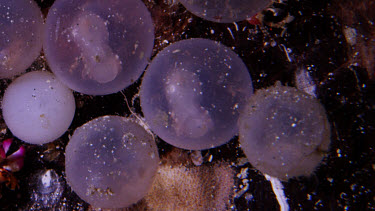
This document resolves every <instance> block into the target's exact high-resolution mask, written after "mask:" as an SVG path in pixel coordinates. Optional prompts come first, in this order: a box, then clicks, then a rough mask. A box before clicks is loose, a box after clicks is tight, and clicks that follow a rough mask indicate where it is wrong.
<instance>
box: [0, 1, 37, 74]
mask: <svg viewBox="0 0 375 211" xmlns="http://www.w3.org/2000/svg"><path fill="white" fill-rule="evenodd" d="M43 27H44V25H43V15H42V12H41V11H40V9H39V7H38V5H37V4H36V3H35V2H34V1H30V0H0V78H11V77H13V76H15V75H17V74H20V73H22V72H24V71H26V69H27V68H28V67H29V66H30V65H31V63H33V61H34V60H35V59H36V57H37V56H38V55H39V54H40V50H41V49H42V42H43Z"/></svg>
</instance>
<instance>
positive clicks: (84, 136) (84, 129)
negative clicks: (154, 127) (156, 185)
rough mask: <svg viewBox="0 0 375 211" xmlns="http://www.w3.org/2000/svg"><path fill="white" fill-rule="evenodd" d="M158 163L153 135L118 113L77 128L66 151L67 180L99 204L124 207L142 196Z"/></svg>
mask: <svg viewBox="0 0 375 211" xmlns="http://www.w3.org/2000/svg"><path fill="white" fill-rule="evenodd" d="M158 165H159V155H158V150H157V147H156V143H155V141H154V138H153V136H152V135H151V134H150V133H148V132H147V131H146V130H145V129H144V128H143V127H141V126H140V125H139V124H138V123H137V122H135V121H134V120H132V119H127V118H125V117H120V116H102V117H98V118H96V119H93V120H91V121H89V122H87V123H85V124H84V125H82V126H81V127H79V128H77V129H76V130H75V131H74V134H73V136H72V137H71V138H70V141H69V143H68V145H67V147H66V152H65V171H66V179H67V182H68V184H69V185H70V186H71V187H72V189H73V191H74V192H75V193H77V195H78V196H79V197H81V198H82V199H83V200H85V201H86V202H87V203H89V204H90V205H92V206H93V207H99V208H125V207H127V206H130V205H131V204H133V203H136V202H137V201H139V200H140V199H142V198H143V197H144V196H145V195H146V194H147V192H148V190H149V189H150V187H151V184H152V182H153V180H154V177H155V174H156V170H157V168H158Z"/></svg>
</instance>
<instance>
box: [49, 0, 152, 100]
mask: <svg viewBox="0 0 375 211" xmlns="http://www.w3.org/2000/svg"><path fill="white" fill-rule="evenodd" d="M44 34H45V37H46V39H45V40H44V50H45V54H46V58H47V61H48V64H49V65H50V67H51V70H52V71H53V72H54V73H55V74H56V75H57V76H58V77H59V78H60V79H61V80H62V81H63V82H64V83H65V84H67V86H69V87H70V88H71V89H73V90H75V91H78V92H81V93H84V94H90V95H106V94H111V93H115V92H118V91H120V90H122V89H124V88H125V87H127V86H129V85H130V84H132V83H133V82H134V81H135V80H137V79H138V77H139V76H140V75H141V73H142V72H143V70H144V68H145V67H146V65H147V60H148V59H149V57H150V56H151V52H152V48H153V44H154V29H153V23H152V19H151V15H150V13H149V12H148V10H147V8H146V6H145V5H144V4H143V2H142V1H140V0H122V1H117V0H108V1H95V0H82V1H75V0H57V1H56V2H55V3H54V4H53V6H52V7H51V9H50V10H49V13H48V16H47V20H46V30H45V33H44Z"/></svg>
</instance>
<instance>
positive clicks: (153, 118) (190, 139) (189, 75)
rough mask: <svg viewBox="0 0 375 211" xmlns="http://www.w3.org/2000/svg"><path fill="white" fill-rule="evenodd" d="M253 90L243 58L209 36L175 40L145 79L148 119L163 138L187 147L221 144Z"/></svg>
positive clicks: (142, 93)
mask: <svg viewBox="0 0 375 211" xmlns="http://www.w3.org/2000/svg"><path fill="white" fill-rule="evenodd" d="M252 92H253V88H252V82H251V78H250V75H249V73H248V70H247V68H246V66H245V64H244V63H243V62H242V60H241V59H240V58H239V57H238V56H237V54H235V53H234V52H233V51H231V50H230V49H229V48H227V47H225V46H224V45H222V44H220V43H218V42H214V41H211V40H207V39H189V40H183V41H179V42H177V43H174V44H172V45H170V46H168V47H167V48H165V49H164V50H163V51H161V52H160V53H158V55H157V56H156V57H155V58H154V59H153V61H152V63H151V64H150V66H149V68H148V69H147V72H146V73H145V76H144V78H143V81H142V86H141V90H140V98H141V106H142V110H143V113H144V116H145V120H146V123H147V124H148V125H149V126H150V128H151V130H152V131H153V132H155V133H156V134H157V135H158V136H159V137H161V138H162V139H163V140H164V141H166V142H168V143H170V144H172V145H174V146H176V147H179V148H183V149H192V150H201V149H208V148H212V147H216V146H219V145H222V144H224V143H226V142H227V141H229V140H230V139H231V138H232V137H233V136H234V135H235V134H236V133H237V132H238V128H237V119H238V115H239V112H240V111H241V110H242V109H243V107H244V105H245V103H246V98H247V97H248V96H251V94H252Z"/></svg>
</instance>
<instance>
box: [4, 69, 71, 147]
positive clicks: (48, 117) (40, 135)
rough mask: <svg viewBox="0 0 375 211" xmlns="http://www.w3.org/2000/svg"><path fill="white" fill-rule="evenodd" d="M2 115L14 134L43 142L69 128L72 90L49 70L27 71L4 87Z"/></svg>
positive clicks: (28, 139) (32, 140)
mask: <svg viewBox="0 0 375 211" xmlns="http://www.w3.org/2000/svg"><path fill="white" fill-rule="evenodd" d="M2 107H3V117H4V121H5V123H6V125H7V126H8V128H9V129H10V131H11V132H12V133H13V135H14V136H16V137H17V138H19V139H21V140H23V141H25V142H28V143H31V144H44V143H48V142H51V141H54V140H55V139H57V138H59V137H60V136H61V135H63V134H64V133H65V131H66V130H67V129H68V128H69V126H70V123H71V122H72V120H73V117H74V112H75V101H74V96H73V93H72V91H71V90H70V89H69V88H67V87H66V86H65V85H64V84H62V83H61V82H60V81H59V80H57V79H56V77H55V76H54V75H53V74H52V73H49V72H42V71H35V72H30V73H26V74H24V75H22V76H20V77H19V78H17V79H16V80H14V81H13V82H12V83H11V84H10V85H9V87H8V88H7V89H6V90H5V93H4V97H3V103H2Z"/></svg>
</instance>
